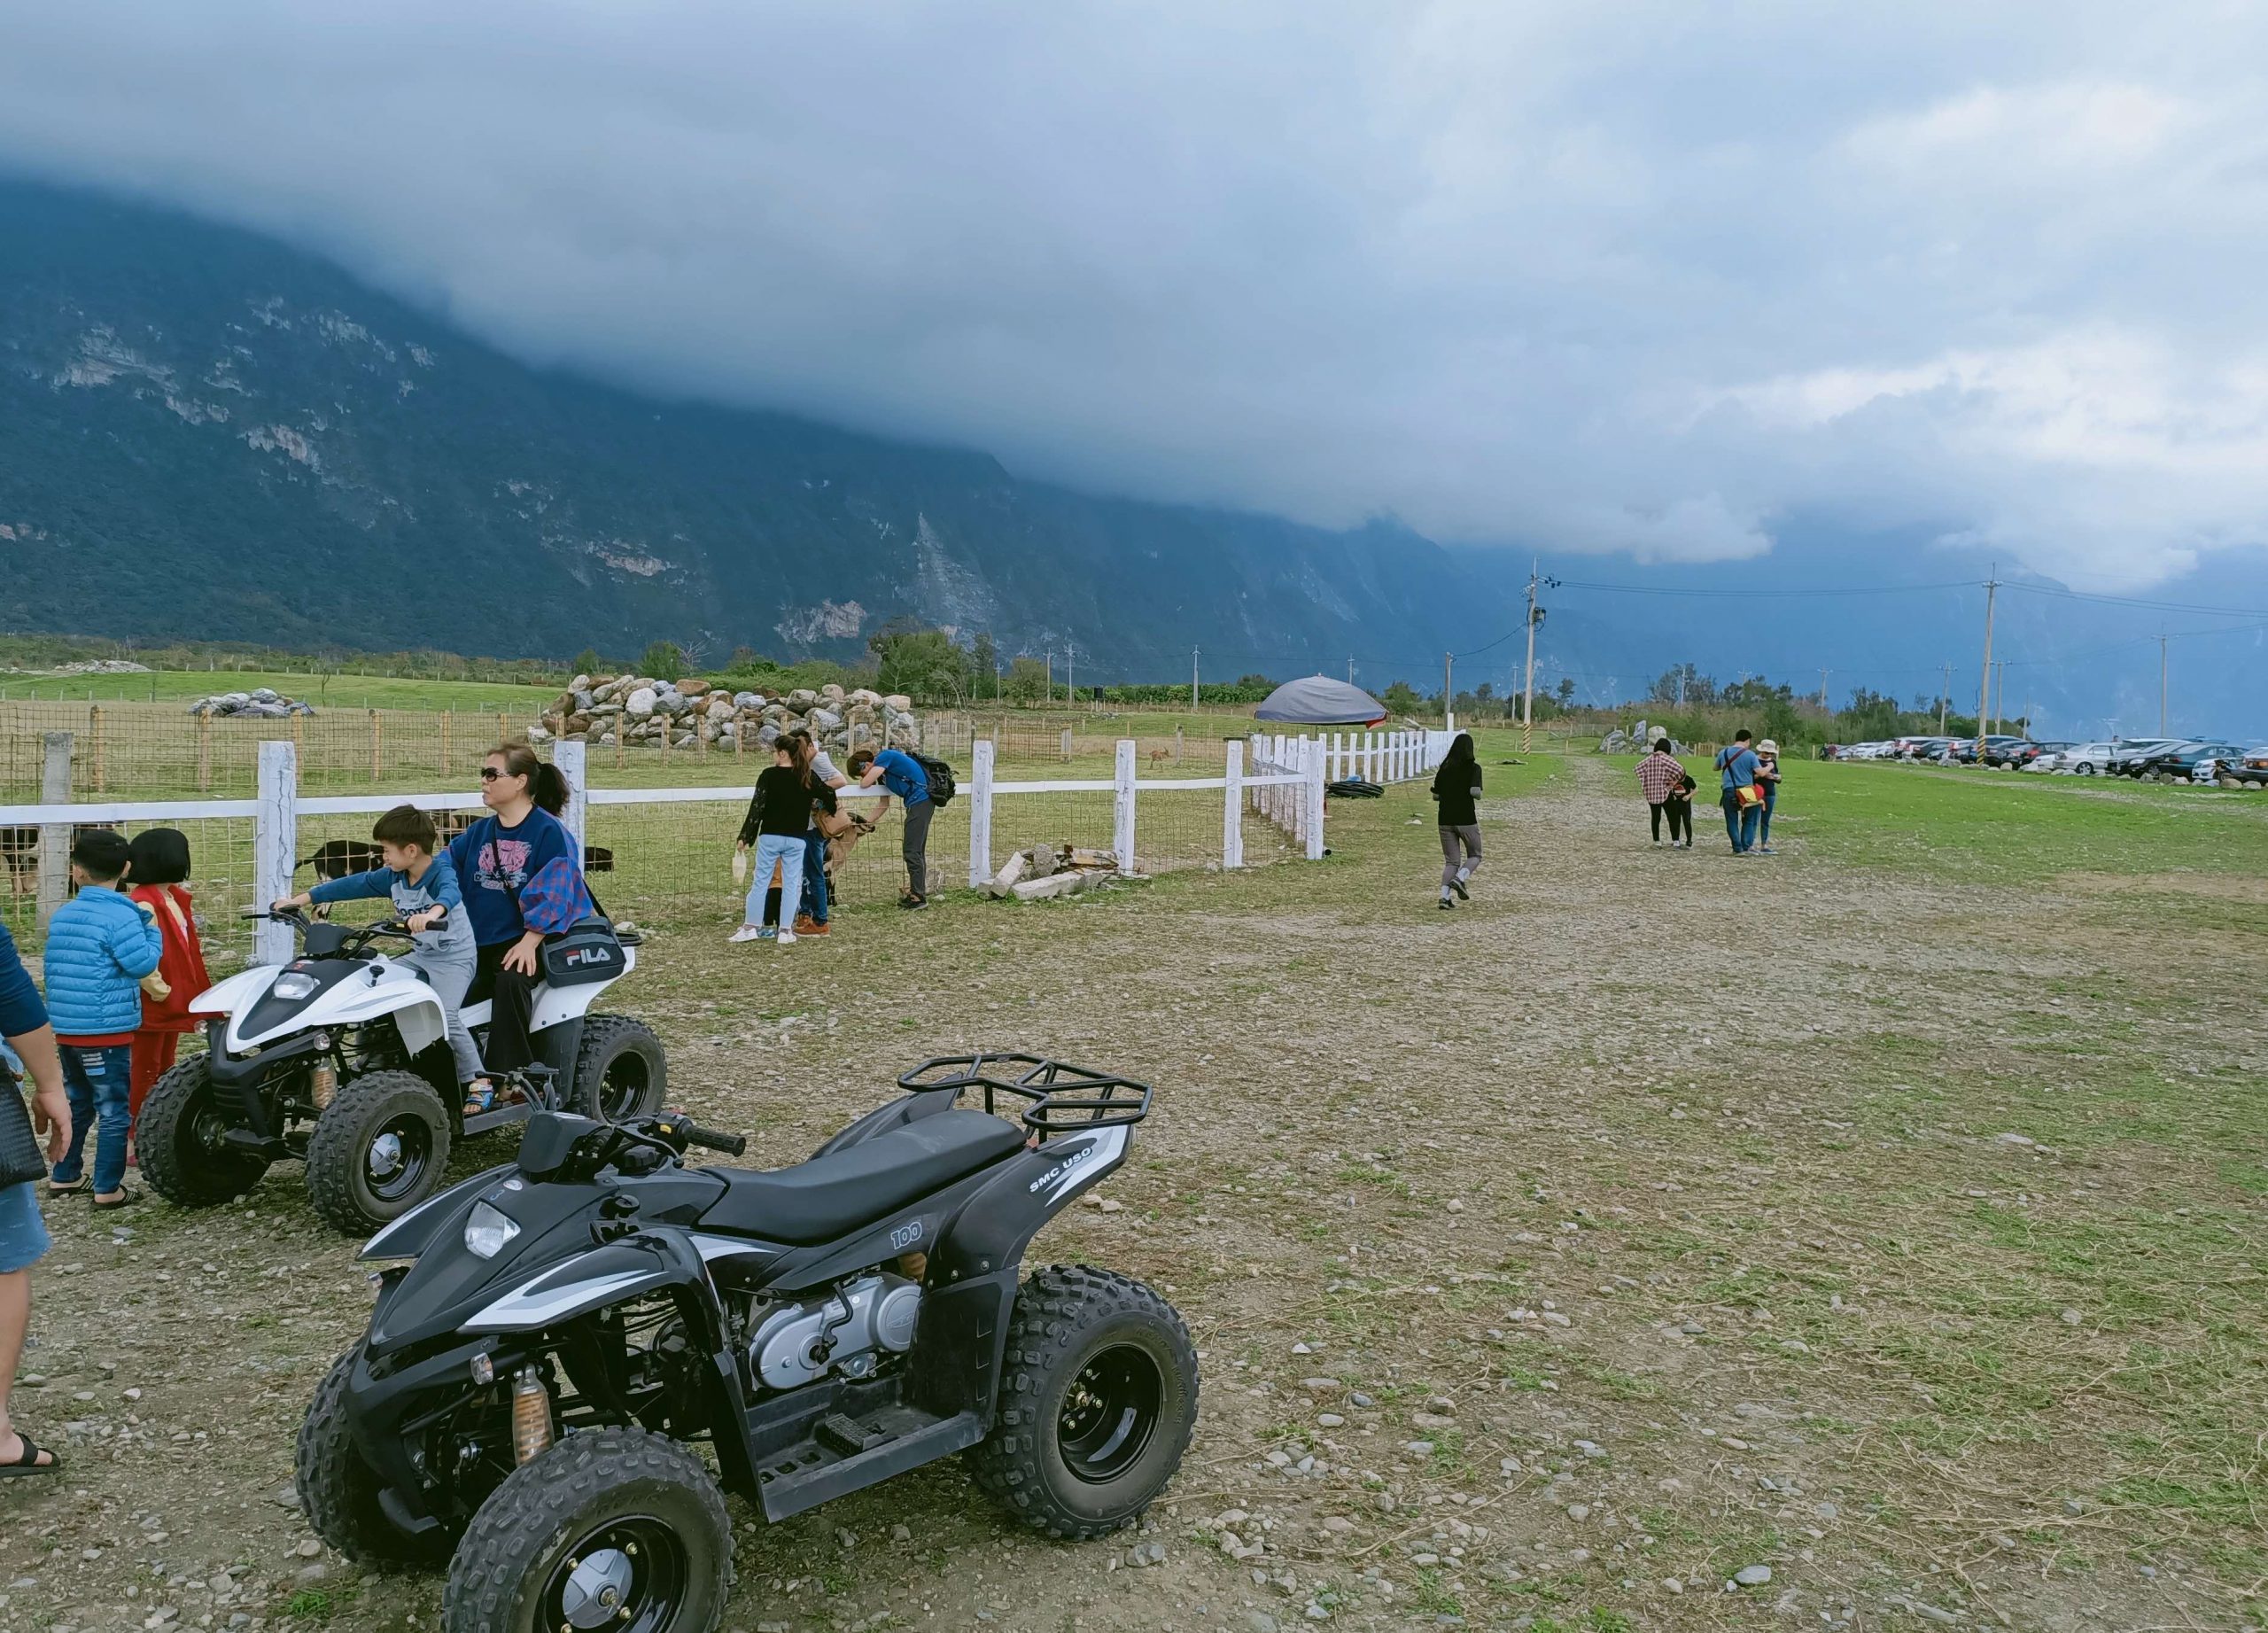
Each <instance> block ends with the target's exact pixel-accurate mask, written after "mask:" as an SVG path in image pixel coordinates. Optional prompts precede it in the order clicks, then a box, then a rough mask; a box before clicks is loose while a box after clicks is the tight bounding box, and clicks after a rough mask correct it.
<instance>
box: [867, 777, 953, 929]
mask: <svg viewBox="0 0 2268 1633" xmlns="http://www.w3.org/2000/svg"><path fill="white" fill-rule="evenodd" d="M850 774H851V775H852V776H854V777H856V778H858V786H859V787H860V788H872V787H874V784H875V783H877V782H879V783H881V784H882V787H883V788H885V789H889V792H890V793H891V794H895V795H897V797H898V799H899V801H900V802H901V803H903V804H904V805H905V894H904V895H902V896H900V897H899V898H897V905H898V906H901V907H926V906H928V905H929V820H930V819H931V818H932V817H934V816H936V814H937V804H936V800H934V799H932V798H931V797H930V796H929V774H928V772H927V771H924V770H923V769H922V768H921V762H920V760H918V759H916V758H914V757H913V755H911V754H908V753H906V752H905V750H903V749H884V750H882V752H881V753H880V754H877V753H875V752H874V750H872V749H860V750H858V752H857V753H856V754H853V755H852V756H851V757H850ZM888 811H889V797H887V796H885V797H883V799H882V809H881V810H879V811H877V812H876V813H874V814H875V816H876V817H877V818H880V817H881V816H882V815H883V814H884V813H887V812H888Z"/></svg>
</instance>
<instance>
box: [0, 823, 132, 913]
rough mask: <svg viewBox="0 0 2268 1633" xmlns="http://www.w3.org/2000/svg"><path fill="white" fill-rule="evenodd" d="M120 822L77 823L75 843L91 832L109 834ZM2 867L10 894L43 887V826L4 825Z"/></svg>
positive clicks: (0, 842)
mask: <svg viewBox="0 0 2268 1633" xmlns="http://www.w3.org/2000/svg"><path fill="white" fill-rule="evenodd" d="M116 826H117V824H115V823H113V822H74V823H73V824H72V825H71V843H72V844H78V843H79V841H80V839H81V838H82V837H83V836H86V835H88V834H106V833H109V832H111V831H112V830H113V828H115V827H116ZM0 867H5V868H6V869H7V873H8V894H9V895H11V896H21V895H23V894H24V893H25V891H26V890H36V889H37V888H38V887H39V829H38V828H35V827H34V826H32V825H31V824H29V823H23V824H20V825H11V826H9V827H6V828H0Z"/></svg>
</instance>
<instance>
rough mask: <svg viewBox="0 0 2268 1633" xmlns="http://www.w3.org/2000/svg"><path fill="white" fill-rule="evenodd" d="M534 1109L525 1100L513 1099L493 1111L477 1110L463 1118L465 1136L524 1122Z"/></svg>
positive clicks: (468, 1137)
mask: <svg viewBox="0 0 2268 1633" xmlns="http://www.w3.org/2000/svg"><path fill="white" fill-rule="evenodd" d="M534 1111H535V1108H534V1107H533V1106H531V1105H530V1104H528V1102H527V1101H525V1100H514V1101H513V1102H512V1103H511V1104H510V1105H509V1106H499V1107H497V1108H496V1109H495V1110H493V1111H477V1112H475V1113H473V1115H472V1116H469V1117H467V1118H466V1119H465V1120H464V1131H465V1137H466V1138H467V1139H470V1138H471V1137H472V1136H473V1135H475V1134H485V1133H487V1132H488V1131H490V1130H491V1129H499V1128H502V1127H504V1126H506V1125H507V1124H513V1123H524V1122H526V1121H527V1120H528V1118H529V1117H530V1116H532V1114H533V1113H534Z"/></svg>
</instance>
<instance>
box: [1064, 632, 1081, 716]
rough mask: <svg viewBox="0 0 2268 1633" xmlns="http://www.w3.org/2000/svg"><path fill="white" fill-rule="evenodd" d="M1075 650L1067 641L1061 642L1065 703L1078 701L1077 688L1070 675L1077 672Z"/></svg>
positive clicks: (1076, 649)
mask: <svg viewBox="0 0 2268 1633" xmlns="http://www.w3.org/2000/svg"><path fill="white" fill-rule="evenodd" d="M1077 651H1078V648H1076V647H1075V646H1073V645H1072V644H1071V643H1070V642H1068V641H1067V642H1064V643H1063V701H1064V702H1065V703H1067V704H1076V703H1077V702H1078V701H1079V688H1077V687H1076V685H1074V684H1073V683H1072V677H1073V676H1074V675H1076V674H1077V673H1078V669H1077V667H1076V665H1077V663H1078V658H1077V657H1076V653H1077Z"/></svg>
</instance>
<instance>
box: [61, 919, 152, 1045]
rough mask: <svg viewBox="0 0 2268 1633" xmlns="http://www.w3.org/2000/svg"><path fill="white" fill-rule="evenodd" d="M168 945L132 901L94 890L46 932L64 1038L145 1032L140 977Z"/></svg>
mask: <svg viewBox="0 0 2268 1633" xmlns="http://www.w3.org/2000/svg"><path fill="white" fill-rule="evenodd" d="M163 945H164V941H163V938H162V937H159V934H158V926H157V922H156V921H154V920H153V919H151V917H149V916H148V915H147V914H144V912H143V911H142V907H141V905H140V904H139V903H137V902H136V901H135V900H134V899H133V898H131V897H128V896H126V895H123V894H121V893H120V892H119V891H117V890H112V889H111V888H110V887H109V886H108V885H105V884H89V885H87V886H84V887H83V888H82V889H81V890H80V891H79V893H78V894H77V895H76V896H74V897H73V898H71V899H70V900H69V901H67V902H65V903H64V904H63V906H60V907H58V908H57V909H56V910H55V918H54V921H53V922H51V923H50V924H49V925H48V927H47V946H46V957H45V962H46V968H47V1018H48V1020H49V1021H50V1023H52V1024H53V1026H54V1027H55V1034H56V1036H57V1037H58V1038H106V1037H110V1036H113V1035H114V1034H116V1033H120V1032H131V1031H136V1030H140V1028H141V1025H142V977H143V976H146V975H148V974H149V973H150V972H151V970H153V969H155V968H157V967H158V954H159V951H160V950H161V949H162V947H163Z"/></svg>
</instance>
